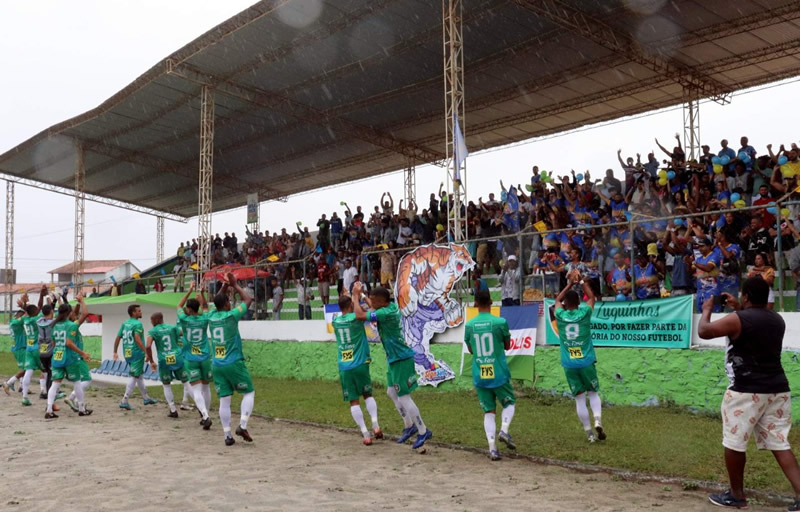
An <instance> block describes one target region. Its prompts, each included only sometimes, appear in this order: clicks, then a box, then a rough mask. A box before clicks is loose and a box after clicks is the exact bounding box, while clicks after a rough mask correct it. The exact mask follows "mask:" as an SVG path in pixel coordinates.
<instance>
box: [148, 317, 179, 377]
mask: <svg viewBox="0 0 800 512" xmlns="http://www.w3.org/2000/svg"><path fill="white" fill-rule="evenodd" d="M180 334H181V332H180V330H179V329H178V327H176V326H174V325H169V324H158V325H156V326H155V327H153V328H152V329H150V331H148V333H147V335H148V336H150V337H151V338H153V342H154V343H155V344H156V351H158V364H159V365H163V366H166V367H167V368H169V369H176V368H180V367H182V366H183V358H182V357H181V351H182V349H181V347H180V345H178V338H179V337H180Z"/></svg>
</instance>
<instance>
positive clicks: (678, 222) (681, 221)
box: [672, 219, 683, 226]
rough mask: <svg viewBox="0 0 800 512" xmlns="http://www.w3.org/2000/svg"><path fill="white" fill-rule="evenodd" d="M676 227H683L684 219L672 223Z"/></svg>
mask: <svg viewBox="0 0 800 512" xmlns="http://www.w3.org/2000/svg"><path fill="white" fill-rule="evenodd" d="M672 222H673V223H674V224H675V225H676V226H683V219H675V220H674V221H672Z"/></svg>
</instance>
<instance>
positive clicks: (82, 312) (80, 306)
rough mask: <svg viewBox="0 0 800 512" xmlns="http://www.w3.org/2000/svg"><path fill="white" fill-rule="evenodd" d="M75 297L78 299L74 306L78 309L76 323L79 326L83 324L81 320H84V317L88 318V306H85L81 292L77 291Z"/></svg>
mask: <svg viewBox="0 0 800 512" xmlns="http://www.w3.org/2000/svg"><path fill="white" fill-rule="evenodd" d="M76 298H77V299H78V305H77V306H76V309H79V310H80V316H79V317H78V321H77V323H78V327H80V326H81V325H83V322H85V321H86V319H87V318H89V308H87V307H86V302H85V301H84V300H83V294H82V293H79V294H78V296H77V297H76Z"/></svg>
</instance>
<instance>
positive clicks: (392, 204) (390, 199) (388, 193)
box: [386, 192, 394, 208]
mask: <svg viewBox="0 0 800 512" xmlns="http://www.w3.org/2000/svg"><path fill="white" fill-rule="evenodd" d="M386 195H387V196H389V208H394V199H392V193H391V192H386Z"/></svg>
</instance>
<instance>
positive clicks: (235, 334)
mask: <svg viewBox="0 0 800 512" xmlns="http://www.w3.org/2000/svg"><path fill="white" fill-rule="evenodd" d="M226 277H227V283H225V286H223V287H222V291H220V292H219V293H218V294H217V295H216V296H215V297H214V306H216V308H217V310H216V311H213V312H211V313H210V314H209V315H208V328H209V330H210V331H211V345H212V346H213V347H214V352H213V359H212V361H211V372H212V374H213V376H214V388H215V389H216V390H217V396H219V419H220V421H221V422H222V430H223V432H224V434H225V445H226V446H230V445H232V444H234V443H235V442H236V441H234V440H233V436H231V398H232V397H233V393H234V392H235V393H241V394H242V395H244V396H243V397H242V405H241V410H242V416H241V419H240V422H239V426H238V427H237V428H236V435H237V436H241V437H242V439H244V440H245V441H247V442H248V443H251V442H253V438H252V437H250V434H249V433H248V432H247V420H248V419H250V414H252V413H253V406H254V405H255V399H256V398H255V397H256V393H255V389H254V388H253V379H251V378H250V372H249V371H247V367H246V366H245V364H244V354H243V353H242V337H241V336H240V335H239V320H241V319H242V318H243V317H244V315H245V314H246V313H247V309H248V308H249V307H250V304H251V303H252V302H253V299H252V298H251V297H250V295H248V293H247V292H246V291H244V290H243V289H242V287H241V286H239V283H237V282H236V277H235V276H234V275H233V274H232V273H230V272H229V273H228V275H227V276H226ZM228 287H231V288H233V289H234V290H235V291H236V293H238V294H239V297H241V298H242V301H244V302H242V303H241V304H239V305H238V306H236V307H235V308H232V309H231V302H230V300H229V299H228V294H227V291H228Z"/></svg>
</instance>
